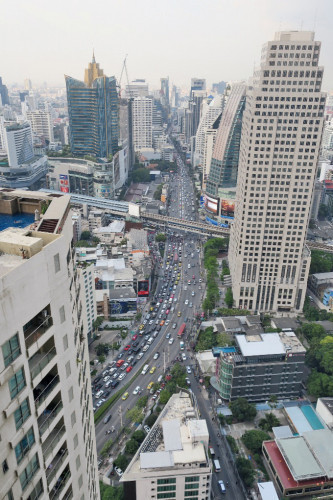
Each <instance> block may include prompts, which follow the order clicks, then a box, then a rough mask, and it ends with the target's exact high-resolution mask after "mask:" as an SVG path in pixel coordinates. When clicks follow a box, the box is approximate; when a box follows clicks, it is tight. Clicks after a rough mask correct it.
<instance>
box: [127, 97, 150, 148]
mask: <svg viewBox="0 0 333 500" xmlns="http://www.w3.org/2000/svg"><path fill="white" fill-rule="evenodd" d="M153 107H154V99H153V98H152V97H135V98H134V99H133V100H132V113H133V145H134V149H135V150H139V149H140V148H151V147H152V145H153Z"/></svg>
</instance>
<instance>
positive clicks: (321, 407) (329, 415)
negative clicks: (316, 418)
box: [316, 398, 333, 429]
mask: <svg viewBox="0 0 333 500" xmlns="http://www.w3.org/2000/svg"><path fill="white" fill-rule="evenodd" d="M316 412H317V413H318V415H320V417H321V418H322V419H323V421H324V422H325V424H326V425H327V427H329V428H330V429H333V398H318V400H317V405H316Z"/></svg>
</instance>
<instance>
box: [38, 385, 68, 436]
mask: <svg viewBox="0 0 333 500" xmlns="http://www.w3.org/2000/svg"><path fill="white" fill-rule="evenodd" d="M62 409H63V404H62V400H61V395H60V392H59V393H58V394H57V395H56V397H55V398H54V399H53V400H52V401H51V403H50V404H49V405H48V407H47V408H45V410H44V412H43V413H42V414H41V415H40V417H39V418H38V428H39V435H40V436H41V437H42V435H43V434H44V433H45V432H46V431H47V430H48V429H50V428H52V425H53V422H54V421H55V419H56V417H57V416H58V415H59V413H60V412H61V410H62Z"/></svg>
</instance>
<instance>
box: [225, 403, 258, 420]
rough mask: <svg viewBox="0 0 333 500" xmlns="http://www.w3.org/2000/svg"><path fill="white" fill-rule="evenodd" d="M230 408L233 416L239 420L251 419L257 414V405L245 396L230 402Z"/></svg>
mask: <svg viewBox="0 0 333 500" xmlns="http://www.w3.org/2000/svg"><path fill="white" fill-rule="evenodd" d="M229 406H230V409H231V411H232V415H233V417H234V418H235V419H236V420H237V421H238V422H246V421H251V420H253V419H254V417H255V416H256V414H257V410H256V408H255V406H254V405H253V404H251V403H249V402H248V401H247V399H245V398H238V399H235V400H234V401H231V403H230V405H229Z"/></svg>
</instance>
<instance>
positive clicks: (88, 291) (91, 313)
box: [78, 264, 97, 343]
mask: <svg viewBox="0 0 333 500" xmlns="http://www.w3.org/2000/svg"><path fill="white" fill-rule="evenodd" d="M78 275H79V279H80V285H81V290H82V303H83V307H82V323H83V328H84V331H85V332H86V335H87V339H88V342H89V343H90V342H91V340H92V336H93V333H94V321H95V319H96V317H97V309H96V296H95V276H94V266H93V265H92V264H90V265H89V266H86V265H84V264H83V265H81V266H78Z"/></svg>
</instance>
